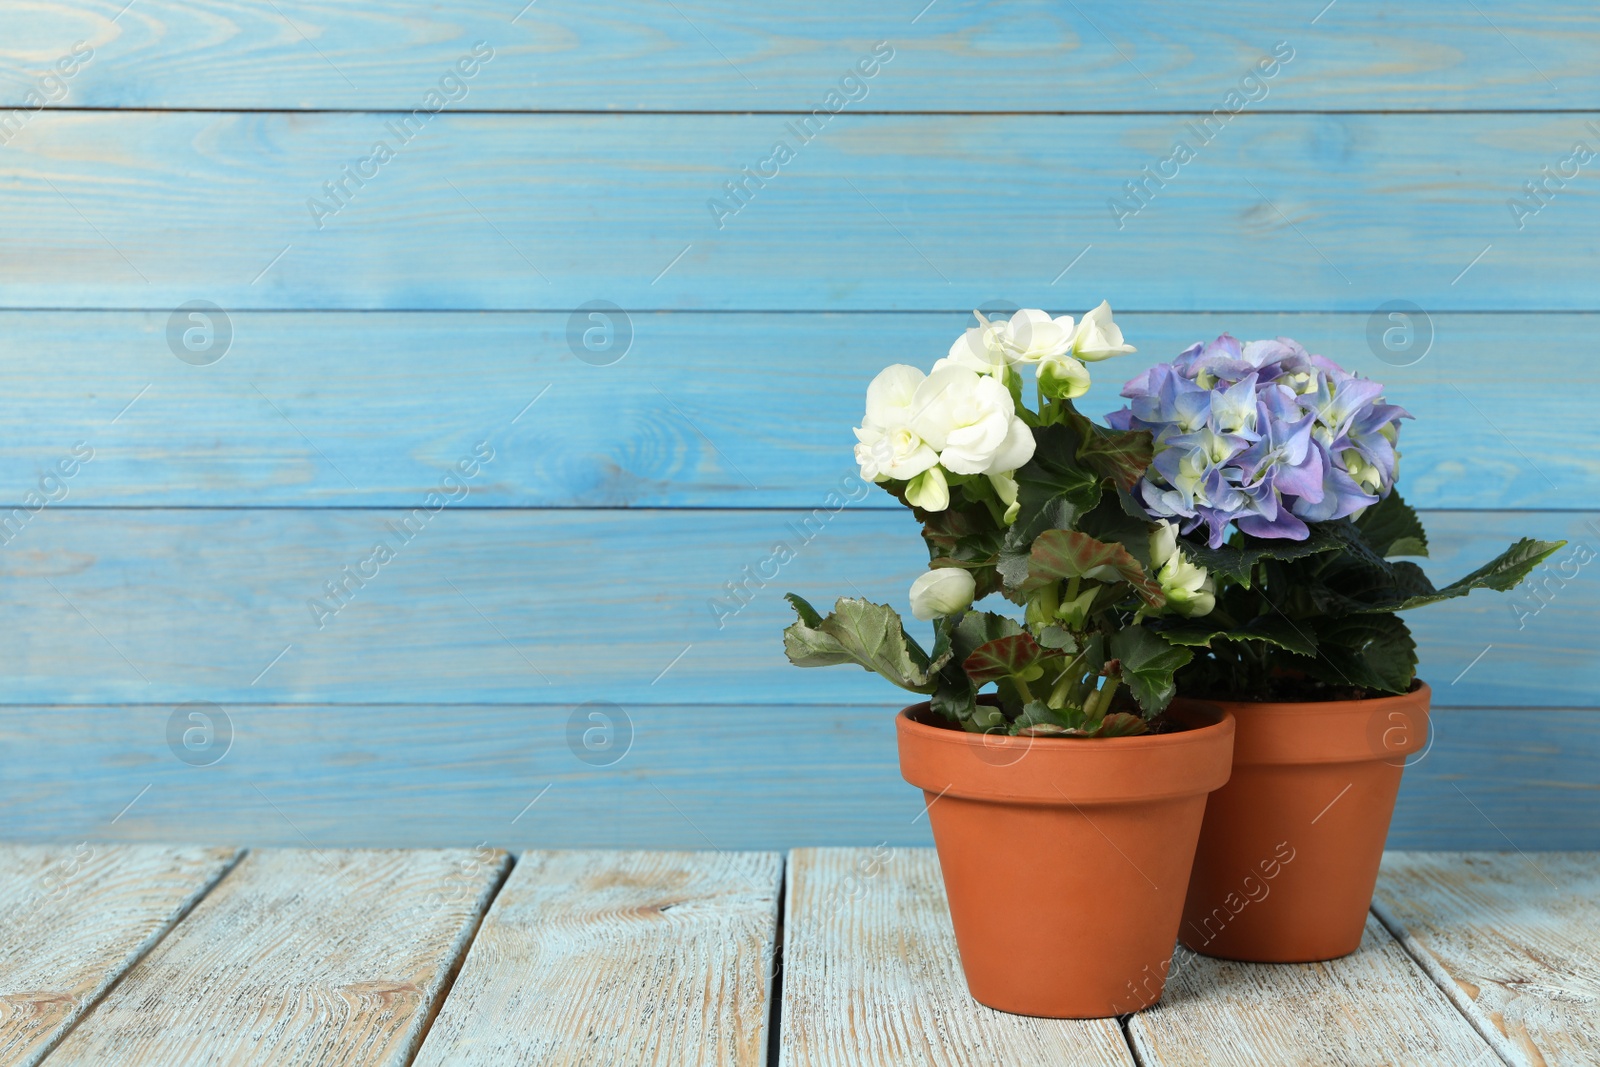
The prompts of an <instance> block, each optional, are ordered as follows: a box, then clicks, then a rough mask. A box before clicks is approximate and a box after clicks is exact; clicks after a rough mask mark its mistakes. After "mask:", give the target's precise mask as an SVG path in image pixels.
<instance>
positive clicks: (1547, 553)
mask: <svg viewBox="0 0 1600 1067" xmlns="http://www.w3.org/2000/svg"><path fill="white" fill-rule="evenodd" d="M1565 546H1566V542H1565V541H1538V540H1535V539H1533V538H1531V537H1524V538H1523V539H1522V540H1520V541H1518V542H1517V543H1516V544H1514V545H1512V546H1511V547H1510V548H1508V549H1506V550H1505V551H1504V552H1502V553H1500V554H1499V555H1498V556H1496V557H1495V558H1494V559H1492V560H1490V561H1489V562H1488V563H1485V564H1484V565H1483V566H1481V567H1479V568H1478V569H1477V570H1475V571H1473V572H1472V573H1471V574H1469V575H1467V576H1466V577H1465V578H1461V579H1459V580H1457V581H1454V582H1451V583H1450V584H1449V585H1447V586H1445V587H1444V588H1443V589H1439V590H1437V591H1435V592H1432V593H1423V594H1421V595H1418V596H1412V597H1409V598H1407V599H1406V600H1405V601H1403V602H1402V603H1400V604H1398V605H1395V606H1393V607H1371V608H1367V609H1366V610H1367V611H1409V610H1410V609H1411V608H1420V607H1422V606H1423V605H1425V604H1436V603H1438V602H1439V601H1441V600H1450V599H1452V598H1454V597H1458V596H1466V595H1467V594H1468V593H1470V592H1472V591H1473V590H1474V589H1494V590H1497V591H1499V592H1502V593H1504V592H1508V591H1510V590H1512V589H1515V588H1516V587H1517V585H1518V583H1520V582H1521V581H1522V580H1523V579H1524V578H1526V577H1527V576H1528V575H1529V574H1530V573H1531V572H1532V571H1533V568H1535V567H1537V566H1538V565H1539V564H1541V563H1543V562H1544V561H1545V560H1547V559H1549V558H1550V557H1551V556H1552V555H1553V554H1554V553H1556V552H1557V551H1559V550H1560V549H1562V548H1564V547H1565Z"/></svg>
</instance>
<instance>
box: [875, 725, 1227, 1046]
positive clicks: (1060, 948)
mask: <svg viewBox="0 0 1600 1067" xmlns="http://www.w3.org/2000/svg"><path fill="white" fill-rule="evenodd" d="M1169 715H1170V716H1171V717H1172V718H1173V719H1174V720H1175V721H1177V722H1178V723H1180V724H1181V725H1182V726H1184V727H1185V728H1184V729H1182V730H1177V731H1174V732H1171V733H1163V734H1152V735H1145V736H1139V737H1114V738H1062V737H1038V738H1029V737H1010V736H1003V735H995V734H976V733H968V732H966V731H963V730H962V729H960V728H959V727H958V726H955V725H953V724H951V723H949V721H948V720H946V719H944V718H943V717H942V716H939V715H936V714H933V713H931V712H930V711H929V708H928V705H927V704H918V705H915V706H913V707H909V708H907V709H905V710H904V711H903V712H901V713H900V715H899V718H898V719H897V722H896V725H897V730H898V734H899V742H900V771H901V774H902V775H903V776H904V777H905V779H906V781H908V782H910V783H911V784H912V785H914V786H917V787H918V788H920V789H922V791H923V794H924V798H925V802H926V804H927V806H928V819H929V822H930V823H931V824H932V828H933V840H934V844H935V845H936V846H937V848H938V853H939V868H940V871H941V872H942V874H943V877H944V884H945V891H946V894H947V896H948V898H949V902H950V918H951V922H952V925H953V926H954V928H955V935H956V945H957V947H958V949H959V950H960V953H961V965H962V969H963V970H964V971H965V973H966V977H967V988H968V989H969V990H970V991H971V993H972V996H973V998H974V999H976V1000H977V1001H978V1002H979V1003H981V1004H986V1005H988V1006H989V1007H991V1008H997V1009H999V1010H1000V1011H1006V1012H1012V1013H1014V1014H1019V1015H1037V1016H1045V1017H1049V1018H1062V1019H1091V1018H1106V1017H1110V1016H1114V1015H1122V1014H1125V1013H1127V1012H1132V1011H1138V1010H1139V1009H1141V1008H1145V1007H1148V1006H1149V1005H1151V1004H1153V1003H1155V1002H1156V1000H1158V999H1159V998H1160V996H1161V990H1162V987H1163V985H1164V984H1165V982H1166V977H1167V971H1168V968H1169V967H1170V965H1171V962H1172V955H1173V944H1174V939H1175V937H1176V935H1177V932H1178V920H1179V918H1180V914H1181V912H1182V908H1183V894H1184V888H1185V886H1187V885H1188V881H1189V866H1190V863H1191V862H1192V860H1193V858H1194V849H1195V842H1196V840H1197V839H1198V836H1199V833H1200V822H1201V818H1202V816H1203V814H1204V812H1205V806H1206V795H1207V794H1208V793H1210V792H1211V791H1212V790H1214V789H1216V788H1217V787H1218V786H1220V785H1222V783H1224V782H1226V781H1227V780H1228V768H1229V761H1230V757H1231V754H1232V751H1233V731H1234V726H1233V720H1232V719H1231V718H1230V717H1229V716H1227V715H1226V713H1224V712H1223V711H1222V710H1221V709H1219V708H1217V707H1216V706H1215V705H1210V704H1196V703H1192V702H1184V701H1174V705H1173V708H1172V710H1171V711H1170V712H1169Z"/></svg>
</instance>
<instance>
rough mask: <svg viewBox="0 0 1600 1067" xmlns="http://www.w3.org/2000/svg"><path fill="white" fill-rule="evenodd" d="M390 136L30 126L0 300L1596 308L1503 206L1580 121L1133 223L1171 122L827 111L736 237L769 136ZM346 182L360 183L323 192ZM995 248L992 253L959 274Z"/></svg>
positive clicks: (1188, 205) (1211, 153)
mask: <svg viewBox="0 0 1600 1067" xmlns="http://www.w3.org/2000/svg"><path fill="white" fill-rule="evenodd" d="M1509 65H1510V63H1507V64H1506V66H1509ZM394 121H395V119H394V117H393V116H384V115H381V114H349V113H336V114H329V113H318V114H289V115H285V114H275V113H247V114H238V113H221V114H217V113H192V112H183V113H175V112H157V113H151V112H140V113H137V114H127V113H96V112H61V111H52V112H46V113H43V114H41V115H38V116H37V117H35V118H34V119H33V120H32V121H31V122H29V123H28V124H27V126H26V127H25V128H23V129H22V130H21V131H20V132H19V133H18V134H17V135H16V136H15V137H13V138H12V140H11V141H10V143H9V144H7V145H6V146H5V152H6V159H7V160H8V167H9V168H10V170H11V172H12V173H14V174H15V175H16V177H15V179H14V180H13V181H11V182H10V183H8V184H7V186H6V187H5V189H4V190H3V193H0V211H3V212H4V213H5V216H6V218H7V219H9V220H11V222H10V224H9V226H8V228H7V232H6V234H5V238H4V243H3V245H0V248H3V250H4V253H5V254H4V256H3V257H0V306H6V307H23V308H40V307H43V308H49V307H66V308H72V307H109V308H123V307H128V308H146V309H152V310H161V311H168V310H170V309H172V308H175V307H177V306H179V305H180V304H182V303H185V302H187V301H190V300H196V299H205V300H210V301H213V302H215V303H217V304H220V305H221V306H223V307H224V308H228V309H229V310H238V309H243V308H341V307H342V308H358V309H386V308H388V309H405V308H445V309H540V308H542V309H562V310H565V309H570V308H574V307H577V306H578V305H580V304H582V303H585V302H587V301H590V300H596V299H604V300H609V301H612V302H614V303H617V304H620V305H622V306H624V307H629V308H639V309H703V308H713V309H736V310H738V309H742V310H789V309H799V310H834V309H865V310H950V311H965V310H966V309H968V308H971V307H974V306H977V305H978V304H979V303H981V302H985V301H990V300H995V299H999V298H1005V299H1009V300H1012V301H1015V302H1017V303H1021V304H1028V305H1034V306H1038V305H1041V304H1055V303H1057V302H1060V301H1062V300H1071V302H1072V303H1073V304H1074V305H1078V304H1087V303H1092V302H1093V301H1094V300H1097V299H1098V298H1099V297H1101V296H1107V297H1109V298H1110V299H1111V300H1112V302H1113V305H1114V306H1119V307H1123V308H1127V309H1159V310H1202V309H1203V310H1217V309H1227V308H1238V307H1240V306H1241V305H1243V306H1245V307H1248V308H1251V309H1255V310H1324V311H1336V310H1346V311H1358V312H1363V313H1365V312H1370V311H1372V310H1373V309H1374V308H1375V307H1377V306H1379V305H1380V304H1382V303H1385V302H1387V301H1391V300H1396V299H1405V300H1411V301H1414V302H1416V303H1418V304H1421V305H1422V306H1424V307H1427V308H1429V309H1431V310H1435V311H1441V310H1446V309H1463V310H1483V309H1487V310H1507V311H1509V310H1544V309H1576V310H1594V309H1596V308H1597V306H1600V305H1597V300H1600V295H1597V292H1600V291H1597V290H1596V289H1595V287H1594V286H1592V285H1590V284H1589V276H1590V274H1589V268H1590V266H1591V264H1592V258H1593V255H1594V244H1593V237H1592V234H1593V233H1594V230H1595V226H1594V223H1595V220H1596V217H1597V212H1600V197H1597V196H1596V195H1595V192H1594V190H1593V188H1592V187H1591V186H1586V185H1582V184H1579V183H1574V182H1569V183H1568V184H1567V185H1566V186H1565V187H1564V188H1563V189H1561V190H1560V191H1559V192H1558V193H1557V194H1554V195H1553V196H1552V198H1551V202H1550V203H1548V204H1545V205H1544V206H1543V207H1542V208H1541V209H1540V211H1539V213H1538V214H1537V216H1536V217H1532V218H1529V217H1526V216H1524V217H1523V218H1521V219H1520V220H1519V219H1518V217H1517V216H1516V215H1515V214H1514V213H1513V212H1512V211H1511V210H1509V209H1508V206H1507V201H1508V200H1509V199H1510V198H1512V197H1515V196H1520V195H1522V192H1521V191H1522V189H1523V186H1524V183H1527V182H1530V181H1533V180H1534V179H1536V178H1541V179H1542V177H1543V172H1542V171H1541V169H1540V168H1541V167H1555V166H1558V165H1559V164H1560V162H1561V160H1563V159H1565V158H1566V157H1567V156H1568V155H1569V154H1570V152H1571V147H1572V144H1573V142H1574V141H1575V140H1577V139H1580V138H1583V137H1591V138H1592V137H1593V136H1594V135H1593V134H1592V133H1591V132H1590V131H1589V129H1588V126H1587V125H1586V122H1593V121H1595V116H1594V115H1583V114H1550V115H1537V116H1530V115H1524V114H1519V115H1505V114H1438V115H1435V114H1429V115H1393V114H1382V115H1309V114H1293V115H1266V114H1248V113H1245V114H1241V115H1239V116H1237V117H1235V118H1233V119H1232V120H1231V121H1230V122H1229V123H1228V124H1227V126H1226V127H1224V128H1222V129H1220V130H1217V131H1214V132H1213V133H1212V134H1211V135H1210V137H1211V139H1210V142H1209V143H1206V144H1201V145H1199V147H1198V149H1197V154H1196V156H1195V158H1193V159H1192V160H1191V162H1190V163H1189V164H1188V165H1187V166H1184V167H1182V168H1181V169H1174V168H1175V167H1176V164H1173V165H1169V166H1168V167H1167V168H1166V171H1167V173H1169V174H1171V175H1173V176H1172V177H1171V178H1170V179H1156V180H1157V181H1161V180H1165V181H1166V184H1165V185H1164V186H1162V187H1160V188H1159V189H1158V188H1156V187H1155V186H1154V184H1153V183H1152V185H1151V187H1150V188H1151V191H1150V192H1149V194H1148V195H1147V196H1144V199H1143V201H1142V202H1143V203H1144V205H1145V206H1143V207H1140V208H1139V209H1138V213H1137V215H1133V216H1131V217H1130V215H1129V214H1128V213H1131V212H1132V211H1133V210H1134V207H1133V206H1129V205H1134V206H1137V205H1138V204H1139V203H1141V201H1136V200H1127V201H1125V203H1124V210H1123V211H1122V212H1118V211H1114V210H1113V209H1112V206H1111V205H1112V201H1113V199H1114V198H1118V197H1126V196H1128V194H1127V192H1126V186H1127V185H1128V183H1130V182H1133V181H1134V180H1136V179H1137V180H1139V181H1144V180H1146V179H1144V177H1143V174H1142V170H1141V168H1146V167H1153V166H1155V167H1158V166H1160V165H1161V163H1162V161H1163V160H1167V159H1169V158H1171V157H1172V155H1173V151H1174V143H1175V141H1176V140H1178V139H1180V138H1183V137H1188V138H1190V139H1191V140H1194V141H1196V142H1197V143H1198V142H1200V141H1201V138H1199V137H1196V136H1195V135H1194V134H1193V133H1191V132H1189V131H1188V127H1187V126H1186V123H1190V122H1192V121H1193V119H1192V118H1191V117H1188V116H1183V115H1154V116H1149V115H1146V116H1139V115H1131V116H1130V115H1112V116H1092V115H1091V116H1084V115H1068V116H958V115H957V116H952V115H936V116H874V115H840V116H837V117H835V118H834V119H832V120H831V121H830V123H829V125H828V127H827V128H826V129H825V130H824V131H823V133H822V134H820V135H818V136H815V137H813V138H812V140H811V141H810V142H809V143H806V144H798V145H797V144H794V143H790V144H789V148H790V150H791V151H793V152H794V153H795V156H794V158H793V159H791V160H790V162H789V163H788V165H787V166H786V167H782V168H779V169H778V170H777V172H776V174H775V176H774V177H772V178H771V179H770V180H768V179H761V178H756V179H754V180H753V181H752V182H751V183H750V185H749V186H747V187H746V188H747V191H746V193H745V194H743V195H744V196H745V197H747V198H748V202H745V203H744V204H743V206H742V207H741V208H740V210H739V212H738V214H737V215H736V216H733V217H728V214H726V213H724V212H723V211H722V210H717V211H714V210H713V209H712V207H711V202H712V200H713V199H714V198H718V197H726V196H727V195H728V194H727V192H726V191H725V188H724V183H731V182H732V181H733V180H734V179H739V180H741V181H743V180H745V179H743V178H742V177H741V173H740V167H742V166H759V165H760V164H761V161H762V160H763V159H766V158H768V157H769V155H770V154H771V153H772V151H773V145H774V143H775V141H777V140H780V139H782V138H784V137H785V136H788V137H789V138H790V139H791V141H793V142H798V140H799V139H798V138H795V137H794V136H793V135H792V134H789V133H788V131H787V128H786V125H785V123H786V122H787V121H789V120H787V119H785V118H784V116H781V115H649V116H629V115H534V116H529V115H465V114H459V115H451V114H444V115H440V116H437V117H435V118H433V119H431V120H430V122H429V124H428V125H427V126H426V127H425V128H423V130H422V131H421V132H420V133H416V134H415V135H414V136H413V137H412V140H411V141H410V142H409V143H406V144H400V143H399V138H397V137H395V136H394V135H393V134H392V133H390V132H389V130H388V126H387V125H386V123H393V122H394ZM385 137H388V138H390V139H391V140H392V141H394V142H395V143H394V144H390V143H389V142H388V141H385V142H384V143H385V144H387V145H389V149H390V150H391V151H394V152H396V154H395V155H394V157H393V158H391V159H389V161H388V162H387V163H386V164H384V165H383V166H382V167H381V169H377V170H374V169H373V167H374V164H372V163H371V162H370V157H371V155H372V153H373V145H374V143H375V142H376V141H378V140H382V139H383V138H385ZM786 143H787V142H786ZM1085 146H1093V150H1092V151H1086V150H1085ZM1190 147H1191V148H1195V146H1193V145H1191V146H1190ZM363 159H367V160H369V162H368V163H367V165H366V166H365V168H364V169H365V170H366V171H367V174H368V177H366V178H359V180H361V181H362V185H361V186H359V187H357V186H356V185H355V184H354V181H352V180H351V179H350V178H346V177H344V176H343V173H344V172H343V168H346V167H347V166H350V165H356V166H360V165H361V164H360V162H359V161H361V160H363ZM467 159H470V160H472V161H473V165H472V166H471V167H470V168H463V167H462V166H461V161H462V160H467ZM1566 169H1570V165H1569V166H1568V168H1566ZM767 171H768V173H773V169H772V168H771V167H769V168H767ZM351 173H352V174H354V173H355V172H354V171H352V172H351ZM752 173H753V172H752ZM1152 173H1153V172H1152ZM335 180H338V181H342V182H344V183H345V185H344V187H343V190H344V191H343V192H341V193H340V194H339V196H338V198H337V201H338V203H339V204H342V205H344V206H341V207H340V208H339V210H338V213H337V214H332V215H329V214H327V212H332V210H333V207H334V206H335V199H333V198H332V194H330V193H329V192H328V191H327V188H326V187H327V186H328V185H330V184H331V183H332V182H334V181H335ZM756 181H766V184H765V185H764V186H760V187H757V186H756V185H755V184H754V182H756ZM1142 195H1143V194H1142ZM313 198H319V199H318V202H319V203H321V204H322V205H323V206H322V207H320V208H316V209H315V210H314V209H313V205H312V200H313ZM728 203H732V201H728ZM1529 210H1530V211H1531V208H1530V209H1529ZM726 211H727V212H731V211H732V208H731V207H728V208H726ZM719 223H720V228H719ZM1519 224H1520V226H1521V228H1520V229H1519ZM319 226H320V228H319ZM220 234H226V235H227V239H226V240H220V239H219V235H220ZM996 234H1003V235H1004V250H1003V254H983V253H981V252H980V250H982V249H986V248H988V247H989V246H990V244H991V243H992V242H993V241H995V240H996V238H995V235H996ZM1091 246H1092V247H1091ZM1490 246H1492V247H1490ZM1174 248H1189V249H1203V250H1204V256H1205V264H1206V269H1204V270H1192V269H1182V267H1181V266H1180V265H1178V264H1176V263H1174V262H1173V259H1172V249H1174ZM1086 249H1087V251H1086ZM1080 255H1081V256H1082V257H1083V258H1082V260H1081V261H1079V256H1080ZM1152 264H1173V268H1172V269H1152ZM1069 268H1071V273H1070V274H1068V273H1067V271H1068V269H1069ZM1058 282H1059V284H1056V283H1058ZM1073 294H1082V295H1077V296H1074V295H1073ZM152 341H155V342H158V343H159V342H160V338H152ZM774 344H781V342H778V341H775V342H774Z"/></svg>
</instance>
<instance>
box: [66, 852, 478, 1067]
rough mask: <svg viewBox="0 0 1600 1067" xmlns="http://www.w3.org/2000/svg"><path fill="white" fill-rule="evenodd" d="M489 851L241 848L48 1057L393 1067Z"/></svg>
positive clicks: (460, 946) (452, 943)
mask: <svg viewBox="0 0 1600 1067" xmlns="http://www.w3.org/2000/svg"><path fill="white" fill-rule="evenodd" d="M507 862H508V858H507V856H506V855H505V854H504V853H502V852H496V851H491V850H488V849H480V850H478V851H467V850H455V851H440V852H378V851H359V850H358V851H349V852H317V851H308V850H303V849H301V850H283V851H268V852H255V853H252V854H251V855H249V856H247V857H246V858H245V859H244V860H243V861H241V862H240V864H239V866H238V868H237V869H236V870H235V871H234V872H233V874H232V876H231V877H229V878H228V879H227V880H226V881H224V882H223V883H222V885H221V886H220V887H218V889H217V890H216V891H215V892H214V893H212V894H211V895H210V897H208V898H207V899H206V900H205V902H204V903H202V904H201V905H200V906H199V907H198V908H196V909H195V911H194V913H193V914H192V915H190V916H189V918H188V919H187V920H186V921H185V922H184V923H183V924H182V925H180V926H179V927H178V929H177V930H176V931H174V933H173V934H171V935H169V936H168V937H167V938H166V939H165V940H164V941H163V942H162V943H161V944H160V945H159V946H157V947H156V949H155V951H153V952H151V953H150V955H148V956H146V957H145V958H144V959H143V960H142V961H141V962H140V963H138V964H137V965H136V966H135V967H134V968H133V969H132V970H131V971H130V972H129V973H128V975H127V976H126V977H125V978H124V979H123V981H122V982H121V983H120V984H119V985H118V986H117V988H116V989H114V990H113V991H112V992H111V993H110V994H109V995H108V996H107V997H106V998H105V1000H104V1001H102V1002H101V1003H100V1005H99V1007H98V1008H96V1009H95V1011H94V1013H93V1014H92V1015H90V1016H89V1018H88V1019H86V1020H85V1021H84V1022H83V1023H81V1024H80V1025H79V1026H78V1027H77V1028H76V1029H74V1030H73V1031H72V1033H71V1034H69V1035H68V1036H67V1038H66V1040H65V1041H63V1042H62V1043H61V1045H60V1046H59V1047H58V1048H57V1049H56V1051H55V1052H54V1053H53V1054H52V1056H51V1058H50V1063H51V1064H52V1065H68V1064H83V1065H85V1067H89V1065H94V1067H100V1065H103V1064H107V1063H116V1064H123V1065H126V1067H170V1065H172V1064H177V1063H195V1062H201V1061H202V1060H203V1062H205V1063H208V1064H217V1065H219V1067H220V1065H227V1067H245V1065H251V1064H260V1065H263V1067H266V1065H272V1067H287V1065H310V1064H327V1063H339V1064H359V1065H368V1064H370V1065H378V1064H383V1065H395V1067H399V1065H402V1064H405V1063H408V1062H409V1061H410V1059H411V1056H412V1055H413V1054H414V1052H415V1051H416V1046H417V1042H418V1041H419V1039H420V1038H421V1036H422V1031H423V1027H424V1025H425V1023H426V1021H427V1019H428V1016H429V1014H430V1012H431V1010H432V1009H433V1006H434V1004H435V1002H436V1000H437V998H438V996H439V994H440V990H441V987H442V985H443V983H444V980H445V977H446V975H447V974H448V973H449V972H450V970H451V968H452V967H453V966H455V965H456V964H457V963H458V961H459V960H460V958H461V956H462V954H463V953H464V952H465V951H466V947H467V942H468V941H469V940H470V938H471V936H472V932H473V930H474V929H476V926H477V923H478V919H479V917H480V916H481V914H482V913H483V910H484V908H485V907H486V906H487V904H488V899H489V896H490V895H491V893H492V892H493V890H494V888H495V887H496V886H497V885H498V884H499V881H500V879H501V876H502V873H503V871H504V870H505V867H506V864H507Z"/></svg>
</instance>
